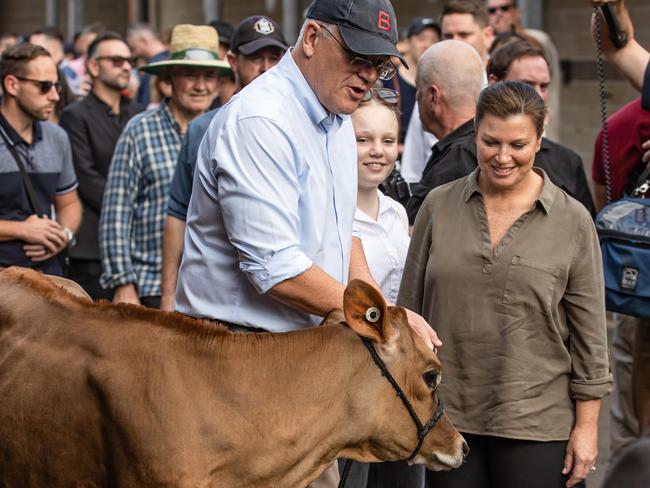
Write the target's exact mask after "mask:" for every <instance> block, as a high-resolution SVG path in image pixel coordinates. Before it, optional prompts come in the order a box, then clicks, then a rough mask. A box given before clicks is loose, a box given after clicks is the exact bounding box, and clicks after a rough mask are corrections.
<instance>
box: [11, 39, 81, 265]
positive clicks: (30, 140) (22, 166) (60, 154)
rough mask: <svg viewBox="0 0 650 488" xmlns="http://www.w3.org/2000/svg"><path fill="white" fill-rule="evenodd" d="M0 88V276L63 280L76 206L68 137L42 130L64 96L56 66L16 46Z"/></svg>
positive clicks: (36, 50)
mask: <svg viewBox="0 0 650 488" xmlns="http://www.w3.org/2000/svg"><path fill="white" fill-rule="evenodd" d="M0 82H1V83H2V89H3V92H4V97H3V99H2V104H1V105H0V173H2V178H0V268H3V267H7V266H12V265H18V266H25V267H29V268H34V269H37V270H39V271H42V272H45V273H48V274H54V275H61V274H62V272H63V269H62V262H61V261H62V260H61V259H60V253H61V252H62V251H64V250H65V249H66V248H67V247H68V246H70V245H72V244H73V243H74V233H75V232H76V230H77V228H78V227H79V223H80V222H81V205H80V203H79V199H78V198H77V192H76V187H77V178H76V176H75V173H74V168H73V166H72V154H71V151H70V142H69V141H68V137H67V135H66V133H65V132H64V131H63V130H62V129H61V128H60V127H58V126H56V125H54V124H51V123H49V122H45V121H46V120H47V119H48V118H49V117H50V115H51V114H52V112H53V111H54V108H55V105H56V102H57V101H58V100H59V91H60V90H61V83H60V81H59V79H58V76H57V70H56V65H55V64H54V62H53V61H52V58H51V56H50V53H49V52H48V51H47V50H46V49H44V48H43V47H41V46H35V45H34V44H29V43H22V44H18V45H16V46H13V47H11V48H9V49H7V50H6V51H5V52H4V53H3V55H2V57H1V58H0ZM52 209H54V212H53V211H52Z"/></svg>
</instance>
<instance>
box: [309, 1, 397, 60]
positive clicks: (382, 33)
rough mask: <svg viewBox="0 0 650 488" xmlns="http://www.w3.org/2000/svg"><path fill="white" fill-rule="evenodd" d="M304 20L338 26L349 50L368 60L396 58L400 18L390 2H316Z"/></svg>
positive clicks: (310, 7)
mask: <svg viewBox="0 0 650 488" xmlns="http://www.w3.org/2000/svg"><path fill="white" fill-rule="evenodd" d="M305 17H307V18H309V19H315V20H321V21H323V22H327V23H328V24H336V25H337V26H338V27H339V30H340V31H341V36H342V37H343V41H345V44H346V45H347V46H348V48H349V49H350V50H351V51H353V52H355V53H357V54H362V55H365V56H397V57H398V58H399V59H400V61H402V64H404V65H406V63H405V61H404V58H403V57H402V55H401V54H400V52H399V51H398V50H397V47H395V44H397V41H398V35H397V18H396V16H395V10H393V6H392V5H391V3H390V1H389V0H314V1H313V2H312V4H311V5H310V6H309V8H308V9H307V12H306V14H305Z"/></svg>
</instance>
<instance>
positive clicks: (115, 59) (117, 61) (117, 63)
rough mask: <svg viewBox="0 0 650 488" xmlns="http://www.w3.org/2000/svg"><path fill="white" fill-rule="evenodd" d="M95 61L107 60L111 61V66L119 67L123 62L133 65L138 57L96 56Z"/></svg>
mask: <svg viewBox="0 0 650 488" xmlns="http://www.w3.org/2000/svg"><path fill="white" fill-rule="evenodd" d="M94 59H96V60H97V61H103V60H105V59H106V60H108V61H110V62H111V63H113V66H114V67H116V68H121V67H122V65H123V64H124V63H129V64H130V65H131V66H135V63H136V62H137V59H138V58H125V57H124V56H97V57H96V58H94Z"/></svg>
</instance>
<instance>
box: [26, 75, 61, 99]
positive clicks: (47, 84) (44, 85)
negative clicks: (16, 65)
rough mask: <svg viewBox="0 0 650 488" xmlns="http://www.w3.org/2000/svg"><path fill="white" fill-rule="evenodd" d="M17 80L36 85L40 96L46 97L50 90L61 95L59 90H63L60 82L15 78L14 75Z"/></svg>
mask: <svg viewBox="0 0 650 488" xmlns="http://www.w3.org/2000/svg"><path fill="white" fill-rule="evenodd" d="M14 76H15V78H16V79H17V80H20V81H27V82H29V83H34V84H35V85H38V86H39V88H40V90H41V94H42V95H46V94H47V93H50V90H51V89H52V88H54V89H55V90H56V93H57V94H59V95H60V94H61V90H63V83H61V82H60V81H58V80H57V81H48V80H33V79H32V78H25V77H23V76H16V75H14Z"/></svg>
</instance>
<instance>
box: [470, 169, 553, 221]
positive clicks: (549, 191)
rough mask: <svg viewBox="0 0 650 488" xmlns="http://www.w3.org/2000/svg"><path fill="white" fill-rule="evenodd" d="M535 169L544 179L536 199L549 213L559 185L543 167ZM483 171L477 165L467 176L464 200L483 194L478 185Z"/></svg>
mask: <svg viewBox="0 0 650 488" xmlns="http://www.w3.org/2000/svg"><path fill="white" fill-rule="evenodd" d="M533 171H535V172H536V173H537V174H538V175H540V176H541V177H542V178H543V179H544V182H543V183H542V191H540V192H539V195H538V196H537V199H536V200H535V202H536V203H539V204H540V205H541V207H542V209H543V210H544V212H545V213H546V214H547V215H548V214H549V212H550V211H551V207H552V206H553V201H554V200H555V193H556V192H557V187H556V186H555V185H554V184H553V183H551V180H550V179H549V178H548V175H547V174H546V172H545V171H544V170H543V169H541V168H533ZM480 172H481V169H480V168H479V167H477V168H476V169H475V170H474V171H472V173H471V174H470V175H469V177H468V178H467V181H466V184H465V192H464V201H465V203H467V202H468V201H469V199H470V198H472V196H473V195H475V194H477V193H478V194H479V195H481V194H482V193H481V189H480V188H479V186H478V175H479V173H480Z"/></svg>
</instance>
